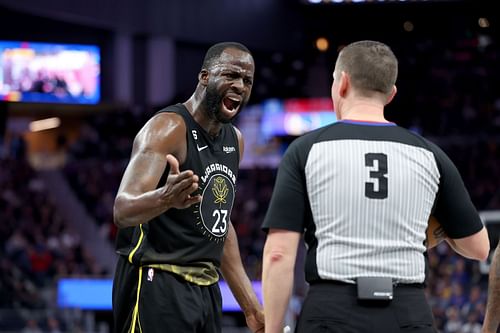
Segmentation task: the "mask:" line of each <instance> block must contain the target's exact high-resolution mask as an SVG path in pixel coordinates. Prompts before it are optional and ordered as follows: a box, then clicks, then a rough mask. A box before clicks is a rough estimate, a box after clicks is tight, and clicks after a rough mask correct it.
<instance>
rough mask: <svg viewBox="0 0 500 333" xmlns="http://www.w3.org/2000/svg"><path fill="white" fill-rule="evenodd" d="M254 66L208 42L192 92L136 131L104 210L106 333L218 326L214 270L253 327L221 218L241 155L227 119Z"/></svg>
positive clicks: (256, 315) (226, 46)
mask: <svg viewBox="0 0 500 333" xmlns="http://www.w3.org/2000/svg"><path fill="white" fill-rule="evenodd" d="M254 70H255V65H254V60H253V57H252V55H251V54H250V51H249V50H248V49H247V48H246V47H245V46H243V45H241V44H239V43H220V44H216V45H214V46H212V47H211V48H210V49H209V50H208V51H207V53H206V56H205V60H204V62H203V65H202V68H201V71H200V72H199V75H198V84H197V87H196V90H195V92H194V93H193V95H192V96H191V97H190V98H189V99H188V100H187V101H186V102H184V103H182V104H176V105H172V106H169V107H166V108H165V109H163V110H161V111H159V112H158V113H157V114H156V115H155V116H153V117H152V118H151V119H150V120H149V121H148V122H147V123H146V124H145V125H144V127H143V128H142V129H141V130H140V131H139V133H138V134H137V136H136V138H135V141H134V145H133V149H132V156H131V158H130V162H129V164H128V166H127V168H126V170H125V173H124V175H123V179H122V182H121V185H120V188H119V190H118V194H117V196H116V200H115V206H114V219H115V223H116V225H117V226H118V227H119V228H120V230H119V233H118V236H117V242H116V248H117V252H118V254H119V255H120V256H119V261H118V264H117V268H116V274H115V278H114V285H113V313H114V325H115V329H114V330H115V332H144V333H151V332H203V333H218V332H220V331H221V313H222V305H221V304H222V303H221V302H222V300H221V294H220V290H219V287H218V283H217V282H218V281H219V270H220V271H221V273H222V275H223V277H224V279H225V280H226V282H227V283H228V284H229V286H230V288H231V290H232V292H233V294H234V296H235V298H236V300H237V301H238V303H239V304H240V306H241V308H242V310H243V312H244V314H245V316H246V321H247V324H248V327H249V328H250V329H251V331H252V332H263V324H264V322H263V313H262V309H261V306H260V304H259V302H258V300H257V297H256V295H255V293H254V291H253V289H252V287H251V283H250V281H249V279H248V277H247V275H246V273H245V270H244V268H243V265H242V262H241V258H240V253H239V250H238V242H237V239H236V234H235V230H234V228H233V226H232V224H231V221H230V216H231V209H232V205H233V201H234V195H235V185H236V177H237V175H238V164H239V161H240V159H241V156H242V154H243V139H242V137H241V133H240V132H239V131H238V130H237V129H236V128H235V127H233V126H232V125H231V123H230V122H231V120H232V119H233V118H234V117H235V116H236V115H237V114H238V113H239V112H240V111H241V109H242V108H243V107H244V105H245V104H246V103H247V102H248V99H249V98H250V93H251V90H252V84H253V77H254Z"/></svg>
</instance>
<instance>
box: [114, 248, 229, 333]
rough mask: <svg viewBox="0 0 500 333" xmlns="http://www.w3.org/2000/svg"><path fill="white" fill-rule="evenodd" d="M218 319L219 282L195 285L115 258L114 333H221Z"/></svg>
mask: <svg viewBox="0 0 500 333" xmlns="http://www.w3.org/2000/svg"><path fill="white" fill-rule="evenodd" d="M138 287H139V288H138ZM221 318H222V298H221V294H220V289H219V284H218V283H215V284H213V285H210V286H198V285H196V284H193V283H190V282H187V281H185V280H184V279H182V278H181V277H180V276H178V275H176V274H173V273H170V272H166V271H162V270H159V269H153V268H148V267H141V268H138V267H136V266H134V265H132V264H130V263H129V262H128V261H127V260H126V258H124V257H121V256H120V258H119V259H118V264H117V267H116V272H115V278H114V281H113V319H114V327H113V332H117V333H127V332H132V333H133V332H142V333H155V332H162V333H163V332H186V333H198V332H200V333H201V332H203V333H220V332H221ZM131 327H134V328H133V329H131Z"/></svg>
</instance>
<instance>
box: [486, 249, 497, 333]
mask: <svg viewBox="0 0 500 333" xmlns="http://www.w3.org/2000/svg"><path fill="white" fill-rule="evenodd" d="M499 327H500V242H499V243H498V245H497V248H496V250H495V253H494V254H493V259H492V260H491V265H490V273H489V281H488V304H487V305H486V317H485V318H484V325H483V331H482V332H483V333H496V332H497V331H498V328H499Z"/></svg>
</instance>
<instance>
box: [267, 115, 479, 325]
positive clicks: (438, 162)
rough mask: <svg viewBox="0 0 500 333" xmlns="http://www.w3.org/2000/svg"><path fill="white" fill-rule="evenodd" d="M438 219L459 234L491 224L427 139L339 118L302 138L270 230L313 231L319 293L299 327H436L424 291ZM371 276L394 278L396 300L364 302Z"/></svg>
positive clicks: (311, 263)
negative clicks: (361, 285)
mask: <svg viewBox="0 0 500 333" xmlns="http://www.w3.org/2000/svg"><path fill="white" fill-rule="evenodd" d="M291 207H293V209H292V208H291ZM430 215H434V216H435V217H436V218H437V219H438V221H439V222H440V223H441V225H442V226H443V229H444V230H445V231H446V233H447V235H448V236H449V237H450V238H462V237H466V236H470V235H472V234H474V233H476V232H478V231H479V230H481V228H482V226H483V225H482V222H481V220H480V218H479V215H478V214H477V211H476V210H475V208H474V206H473V205H472V203H471V200H470V198H469V195H468V193H467V191H466V189H465V187H464V185H463V182H462V180H461V177H460V175H459V173H458V171H457V169H456V167H455V166H454V165H453V163H452V162H451V160H450V159H449V158H448V157H447V156H446V155H445V153H444V152H443V151H442V150H441V149H439V148H438V147H437V146H436V145H434V144H432V143H431V142H429V141H427V140H425V139H424V138H422V137H420V136H418V135H416V134H414V133H412V132H410V131H408V130H406V129H404V128H401V127H398V126H396V125H395V124H394V123H376V122H357V121H339V122H337V123H335V124H332V125H330V126H327V127H324V128H321V129H318V130H315V131H313V132H311V133H308V134H306V135H304V136H302V137H300V138H298V139H296V140H295V141H294V142H293V143H292V144H291V145H290V147H289V149H288V150H287V152H286V154H285V156H284V157H283V160H282V162H281V165H280V169H279V171H278V177H277V180H276V184H275V191H274V193H273V197H272V200H271V203H270V207H269V210H268V212H267V215H266V218H265V221H264V224H263V228H264V229H265V230H267V229H269V228H273V229H285V230H291V231H296V232H300V233H304V236H305V241H306V244H307V256H306V265H305V272H306V280H307V281H308V282H309V283H310V290H309V293H308V296H307V298H306V299H305V302H304V304H303V309H302V314H301V319H300V321H299V323H297V330H298V332H343V333H348V332H400V331H401V332H435V330H434V329H433V328H432V326H433V318H432V314H431V310H430V307H429V306H428V304H427V302H426V299H425V295H424V288H423V283H424V280H425V259H424V252H425V250H426V247H425V245H424V241H425V235H426V234H425V230H426V228H427V224H428V220H429V216H430ZM362 277H387V278H390V279H391V280H392V283H393V285H394V287H393V288H394V291H393V292H394V295H393V297H394V298H393V300H392V301H390V302H383V303H379V302H368V303H366V302H361V301H359V300H358V299H357V286H356V283H357V281H358V280H359V278H362ZM322 329H323V330H322Z"/></svg>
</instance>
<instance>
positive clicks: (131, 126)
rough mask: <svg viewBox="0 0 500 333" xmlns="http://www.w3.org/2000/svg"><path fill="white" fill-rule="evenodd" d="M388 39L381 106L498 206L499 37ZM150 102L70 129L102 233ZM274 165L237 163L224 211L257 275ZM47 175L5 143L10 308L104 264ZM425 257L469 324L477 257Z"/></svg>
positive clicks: (442, 326)
mask: <svg viewBox="0 0 500 333" xmlns="http://www.w3.org/2000/svg"><path fill="white" fill-rule="evenodd" d="M398 48H400V49H401V50H399V49H398ZM398 48H396V53H397V54H398V53H399V57H400V59H401V73H400V82H398V85H399V91H400V92H399V95H398V97H397V98H396V100H395V103H394V105H393V106H391V107H390V108H389V109H388V117H389V118H390V119H391V120H393V121H395V122H397V123H398V124H400V125H402V126H405V127H409V128H411V129H412V130H414V131H416V132H418V133H420V134H422V135H424V136H425V137H427V138H429V139H430V140H432V141H435V142H436V143H438V144H439V145H440V146H441V147H442V148H443V150H445V152H446V153H447V154H448V155H449V156H450V158H451V159H452V160H453V161H454V162H455V163H456V165H457V167H458V169H459V171H460V173H461V174H462V177H463V179H464V181H465V183H466V187H467V188H468V190H469V191H470V194H471V198H472V200H473V202H474V204H475V205H476V207H477V208H478V210H492V209H500V163H499V162H500V136H499V135H498V133H500V94H499V93H498V91H495V90H494V87H499V86H500V83H499V82H498V80H499V77H500V76H499V75H497V74H498V73H499V68H498V66H500V65H499V64H500V62H499V61H498V60H499V59H498V58H499V56H500V50H499V48H498V45H496V44H495V43H493V42H492V41H491V40H489V39H488V38H487V37H484V36H480V35H477V36H475V37H471V38H466V39H463V40H459V41H456V42H454V44H452V45H446V44H444V43H437V42H431V41H422V42H418V43H415V44H414V45H412V46H411V48H410V47H409V46H408V45H404V42H402V44H401V45H399V46H398ZM404 50H406V51H404ZM288 58H289V59H288ZM266 59H270V60H269V61H278V60H279V61H280V62H283V61H289V63H281V65H280V67H278V68H285V70H286V69H287V68H288V67H290V68H292V69H293V68H295V70H296V71H298V72H300V73H302V74H300V75H301V76H299V77H298V78H300V79H301V78H302V77H303V76H304V75H305V74H303V69H304V67H305V68H307V64H303V63H301V62H300V61H298V60H297V59H295V58H294V57H279V56H277V55H274V56H270V57H267V58H266ZM287 59H288V60H287ZM261 63H262V64H263V70H262V71H263V72H261V73H260V75H261V78H257V81H256V82H258V80H259V79H260V80H265V78H266V77H275V74H273V72H272V68H274V67H272V66H271V65H272V64H268V65H269V66H268V65H266V62H265V61H261ZM258 70H259V69H258ZM277 74H279V73H277ZM328 77H330V76H329V75H328ZM298 81H299V82H295V80H294V79H293V78H290V79H289V80H288V81H287V82H289V85H290V87H291V88H290V89H289V90H288V91H291V92H293V94H304V96H302V97H307V95H306V93H305V91H306V90H303V89H299V85H300V80H298ZM294 84H296V85H295V86H294ZM273 87H276V88H273ZM278 87H279V88H278ZM256 89H257V96H263V95H269V96H273V97H274V95H279V97H287V96H284V90H283V87H282V86H281V85H280V83H279V82H277V83H274V82H273V81H266V85H265V87H260V88H259V87H258V86H257V88H256ZM259 89H260V90H259ZM276 89H279V90H276ZM311 90H312V89H310V87H309V89H308V91H311ZM327 93H328V91H325V92H324V94H327ZM288 97H297V96H288ZM174 102H180V101H174ZM243 112H245V111H243ZM153 114H154V110H153V109H150V110H149V111H145V112H131V111H130V110H123V111H121V112H112V113H103V114H97V115H96V114H94V115H91V116H89V117H88V119H87V120H86V122H85V123H83V124H82V125H81V128H80V136H79V138H78V139H77V140H76V141H74V142H70V143H69V145H68V158H67V163H66V165H65V167H64V169H63V172H64V174H65V176H66V179H67V181H68V183H70V184H71V186H72V188H73V190H74V192H75V194H76V195H77V196H78V198H79V199H80V200H81V202H82V203H83V204H84V205H85V207H86V209H87V211H88V212H89V214H90V215H91V216H92V217H93V218H94V220H95V222H96V223H97V224H98V225H99V227H100V228H101V230H102V231H103V233H105V234H106V235H107V237H108V238H109V241H110V242H113V241H114V237H115V234H116V228H115V226H114V224H113V218H112V207H113V200H114V197H115V195H116V191H117V189H118V186H119V182H120V179H121V176H122V174H123V171H124V169H125V167H126V165H127V163H128V158H129V156H130V151H131V148H132V142H133V139H134V136H135V134H136V133H137V131H138V129H139V128H140V127H142V125H143V124H144V123H145V122H146V121H147V119H148V118H149V117H151V116H152V115H153ZM247 149H252V147H247ZM275 175H276V169H273V168H269V167H264V166H260V167H259V166H255V167H252V168H248V169H243V170H241V171H240V173H239V180H238V184H237V195H236V201H235V204H234V209H233V214H232V222H233V223H234V225H235V228H236V231H237V233H238V235H239V245H240V248H241V255H242V258H243V260H244V263H245V267H246V269H247V271H248V274H249V275H250V277H251V278H252V279H254V280H258V279H260V275H261V258H262V249H263V244H264V240H265V234H264V233H263V232H262V231H261V230H260V225H261V222H262V220H263V217H264V214H265V212H266V210H267V205H268V203H269V200H270V197H271V194H272V190H273V185H274V179H275ZM46 186H47V184H44V183H43V181H41V180H40V178H39V177H38V175H37V172H36V171H35V170H33V169H32V168H31V167H30V166H29V165H28V164H27V163H26V162H25V158H24V155H23V154H12V153H11V154H7V156H4V157H3V158H2V159H1V160H0V193H1V195H0V211H1V214H2V223H1V224H0V239H1V242H0V244H2V245H1V246H0V270H1V275H0V284H1V285H0V293H1V294H0V308H4V309H5V308H10V309H18V310H20V313H23V311H25V310H26V309H28V310H30V309H34V310H45V309H50V308H54V304H55V303H54V302H55V295H54V293H53V291H54V288H53V287H54V284H55V281H56V279H57V277H60V276H70V275H72V276H74V275H77V276H79V275H102V274H103V272H100V271H96V270H95V269H93V267H94V264H93V261H94V259H93V258H92V257H91V256H90V255H89V254H88V251H87V250H86V249H85V245H84V243H85V241H84V240H81V239H80V238H79V236H78V234H76V233H75V232H73V231H72V230H71V229H70V228H69V227H68V225H67V224H66V223H65V221H63V219H62V218H61V217H60V216H59V215H58V212H57V210H56V209H55V208H54V205H53V203H52V202H51V198H50V196H48V195H46V190H45V187H46ZM428 262H429V272H428V279H427V283H428V287H427V293H428V296H429V299H430V301H431V304H432V306H433V311H434V315H435V318H436V325H437V327H438V329H439V330H440V331H441V332H444V333H451V332H459V333H474V332H478V333H479V332H480V324H481V322H482V320H483V318H484V312H485V304H486V295H487V277H486V275H485V274H483V273H482V272H481V271H480V269H479V264H478V263H477V262H472V261H469V260H466V259H464V258H462V257H460V256H458V255H456V254H455V253H454V252H453V251H452V250H451V249H450V248H449V247H448V246H447V245H446V244H445V243H442V244H440V245H439V246H438V247H436V248H435V249H433V250H431V251H429V252H428ZM50 287H52V288H50ZM47 290H48V291H47ZM300 296H301V295H300V293H299V295H298V297H299V298H300ZM0 317H1V318H5V316H2V315H0ZM16 318H17V320H24V321H23V322H22V326H24V327H25V332H41V331H48V332H59V331H63V330H64V329H66V327H61V326H62V325H63V321H62V320H61V318H58V316H57V315H54V314H53V313H50V311H49V313H46V314H45V315H44V316H42V317H38V318H34V319H33V318H32V319H33V320H31V321H26V319H28V317H27V316H25V317H23V316H22V315H21V316H18V317H16ZM16 318H14V319H12V320H16ZM4 321H5V320H3V321H2V320H0V330H1V329H2V328H3V327H2V326H1V325H11V327H13V326H15V325H14V324H13V323H12V322H10V323H5V322H4ZM59 323H61V324H59ZM15 324H16V325H18V326H19V325H20V324H19V323H15ZM54 327H55V328H54ZM57 327H59V328H57Z"/></svg>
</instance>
